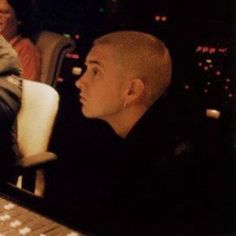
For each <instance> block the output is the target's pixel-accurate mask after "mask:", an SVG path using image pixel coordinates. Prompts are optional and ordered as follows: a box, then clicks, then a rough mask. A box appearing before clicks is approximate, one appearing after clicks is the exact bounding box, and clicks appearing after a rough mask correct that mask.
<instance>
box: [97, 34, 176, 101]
mask: <svg viewBox="0 0 236 236" xmlns="http://www.w3.org/2000/svg"><path fill="white" fill-rule="evenodd" d="M96 45H106V46H110V47H111V48H112V50H113V57H114V58H115V59H116V62H117V63H118V64H120V66H121V67H122V70H123V72H124V74H127V75H128V76H130V75H131V76H133V77H138V78H140V79H141V80H142V81H143V82H144V84H145V88H146V91H145V92H146V93H145V97H146V101H147V102H148V104H149V105H150V104H151V103H153V102H154V101H155V100H157V99H158V98H159V97H160V96H161V95H162V94H163V93H164V92H165V91H166V89H167V87H168V86H169V84H170V82H171V73H172V63H171V56H170V53H169V50H168V49H167V47H166V46H165V44H164V43H163V42H162V41H161V40H160V39H158V38H157V37H155V36H153V35H151V34H147V33H143V32H138V31H117V32H113V33H109V34H106V35H104V36H102V37H100V38H98V39H96V40H95V41H94V46H96Z"/></svg>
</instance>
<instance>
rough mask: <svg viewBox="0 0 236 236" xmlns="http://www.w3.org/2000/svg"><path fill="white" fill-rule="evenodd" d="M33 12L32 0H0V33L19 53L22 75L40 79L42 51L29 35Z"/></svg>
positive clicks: (27, 77) (30, 78)
mask: <svg viewBox="0 0 236 236" xmlns="http://www.w3.org/2000/svg"><path fill="white" fill-rule="evenodd" d="M31 14H32V9H31V1H30V0H0V34H1V35H2V36H3V37H4V38H5V39H6V40H7V41H8V42H9V43H10V44H11V45H12V46H13V48H14V49H15V50H16V52H17V53H18V56H19V59H20V63H21V65H22V70H23V71H22V77H24V78H26V79H29V80H38V79H39V75H40V53H39V51H38V50H37V48H36V47H35V45H34V44H33V43H32V41H31V40H30V39H29V37H28V36H29V34H30V33H31V27H30V25H31V23H32V19H31Z"/></svg>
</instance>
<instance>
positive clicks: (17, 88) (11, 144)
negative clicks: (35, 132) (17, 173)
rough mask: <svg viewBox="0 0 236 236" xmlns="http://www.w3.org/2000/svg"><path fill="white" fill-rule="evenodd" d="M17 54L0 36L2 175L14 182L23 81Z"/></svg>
mask: <svg viewBox="0 0 236 236" xmlns="http://www.w3.org/2000/svg"><path fill="white" fill-rule="evenodd" d="M20 73H21V68H20V64H19V61H18V57H17V53H16V52H15V50H14V49H13V48H12V47H11V45H10V44H9V43H7V41H6V40H5V39H4V38H3V37H2V36H0V175H1V179H2V178H7V179H8V180H13V179H12V177H14V167H15V166H16V165H17V162H18V160H19V152H18V145H17V139H16V123H15V121H16V116H17V114H18V111H19V109H20V106H21V97H22V79H21V78H20V77H19V75H20Z"/></svg>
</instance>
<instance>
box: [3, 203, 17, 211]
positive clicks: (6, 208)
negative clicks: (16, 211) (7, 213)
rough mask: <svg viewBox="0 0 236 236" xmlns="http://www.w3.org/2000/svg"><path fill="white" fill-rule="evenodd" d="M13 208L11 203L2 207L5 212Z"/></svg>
mask: <svg viewBox="0 0 236 236" xmlns="http://www.w3.org/2000/svg"><path fill="white" fill-rule="evenodd" d="M14 207H15V205H14V204H13V203H8V204H5V205H4V206H3V208H4V209H5V210H11V209H13V208H14Z"/></svg>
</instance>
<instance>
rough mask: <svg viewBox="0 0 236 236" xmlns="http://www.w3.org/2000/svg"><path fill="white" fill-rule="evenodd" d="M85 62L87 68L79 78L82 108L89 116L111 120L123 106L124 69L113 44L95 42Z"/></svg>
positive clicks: (77, 84) (77, 83) (78, 85)
mask: <svg viewBox="0 0 236 236" xmlns="http://www.w3.org/2000/svg"><path fill="white" fill-rule="evenodd" d="M85 64H86V66H87V70H86V72H85V73H84V75H83V76H82V77H81V78H80V79H79V80H78V81H77V82H76V86H77V87H78V88H79V89H80V102H81V103H82V112H83V114H84V115H85V116H86V117H89V118H99V119H102V120H105V121H107V122H108V123H110V122H112V121H113V120H115V119H116V118H117V117H119V115H120V113H121V112H122V110H123V104H124V99H123V92H124V82H122V81H123V78H121V76H122V70H121V68H120V67H119V65H118V63H117V62H116V61H115V59H114V58H113V56H112V50H111V48H110V47H109V46H104V45H102V46H101V45H97V46H94V47H93V48H92V49H91V51H90V52H89V53H88V55H87V58H86V62H85Z"/></svg>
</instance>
